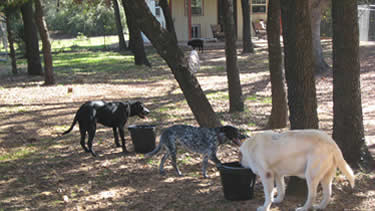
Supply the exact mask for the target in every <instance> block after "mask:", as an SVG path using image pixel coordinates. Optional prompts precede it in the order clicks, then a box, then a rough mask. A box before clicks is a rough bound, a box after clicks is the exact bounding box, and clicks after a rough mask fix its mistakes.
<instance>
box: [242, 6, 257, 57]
mask: <svg viewBox="0 0 375 211" xmlns="http://www.w3.org/2000/svg"><path fill="white" fill-rule="evenodd" d="M241 6H242V19H243V21H242V53H254V47H253V43H252V42H251V27H250V26H251V16H250V5H249V0H241Z"/></svg>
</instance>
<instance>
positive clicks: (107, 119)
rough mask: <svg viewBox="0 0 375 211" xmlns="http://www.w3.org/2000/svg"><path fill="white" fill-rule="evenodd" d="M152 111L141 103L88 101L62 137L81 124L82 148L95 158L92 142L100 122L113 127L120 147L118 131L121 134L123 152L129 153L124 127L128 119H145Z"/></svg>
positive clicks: (117, 144) (116, 141) (116, 142)
mask: <svg viewBox="0 0 375 211" xmlns="http://www.w3.org/2000/svg"><path fill="white" fill-rule="evenodd" d="M149 112H150V111H149V110H148V109H147V108H146V107H144V105H143V104H142V103H141V102H139V101H136V102H124V103H123V102H110V103H107V102H104V101H88V102H86V103H84V104H83V105H82V106H81V107H80V108H79V109H78V111H77V112H76V115H75V117H74V120H73V123H72V125H71V126H70V128H69V129H68V130H67V131H65V132H64V133H63V134H62V135H65V134H67V133H69V132H70V131H72V129H73V127H74V125H75V124H76V123H77V121H78V124H79V132H80V133H81V146H82V148H83V149H84V150H85V151H86V152H91V154H92V155H93V156H96V153H95V152H94V150H93V149H92V141H93V139H94V136H95V131H96V123H97V122H99V123H101V124H103V125H105V126H107V127H112V129H113V136H114V137H115V144H116V146H117V147H120V144H119V141H118V135H117V130H118V132H119V133H120V137H121V142H122V150H123V152H124V153H126V152H127V149H126V145H125V138H124V126H125V124H126V122H127V121H128V117H131V116H135V115H137V116H139V117H141V118H145V116H146V115H147V114H148V113H149ZM86 132H87V133H88V136H89V137H88V141H87V146H88V148H86V146H85V138H86Z"/></svg>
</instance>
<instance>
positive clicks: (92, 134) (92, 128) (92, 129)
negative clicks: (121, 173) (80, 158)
mask: <svg viewBox="0 0 375 211" xmlns="http://www.w3.org/2000/svg"><path fill="white" fill-rule="evenodd" d="M95 131H96V124H93V125H91V126H90V127H89V129H88V134H89V138H88V141H87V146H88V147H89V152H91V154H92V156H94V157H96V156H97V155H96V153H95V151H94V150H93V149H92V141H93V139H94V137H95Z"/></svg>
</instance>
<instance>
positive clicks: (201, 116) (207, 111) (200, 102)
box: [125, 0, 221, 127]
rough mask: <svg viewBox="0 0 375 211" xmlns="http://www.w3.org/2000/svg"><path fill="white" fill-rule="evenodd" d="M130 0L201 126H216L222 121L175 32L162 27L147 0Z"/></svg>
mask: <svg viewBox="0 0 375 211" xmlns="http://www.w3.org/2000/svg"><path fill="white" fill-rule="evenodd" d="M125 1H129V9H130V11H131V14H132V15H133V16H134V17H135V20H136V23H137V24H138V25H139V26H140V27H141V29H142V31H143V32H144V33H145V34H146V36H147V37H148V39H150V41H151V43H152V45H153V46H154V47H155V49H156V50H157V52H158V53H159V54H160V56H161V57H162V58H163V59H164V60H165V61H166V62H167V64H168V66H169V67H170V68H171V70H172V73H173V75H174V76H175V78H176V80H177V82H178V83H179V85H180V88H181V90H182V92H183V94H184V96H185V98H186V101H187V103H188V104H189V106H190V108H191V110H192V112H193V114H194V116H195V119H196V120H197V122H198V123H199V125H200V126H201V127H217V126H220V125H221V123H220V121H219V120H218V118H217V116H216V114H215V112H214V111H213V109H212V107H211V105H210V103H209V102H208V100H207V98H206V96H205V94H204V93H203V90H202V89H201V87H200V85H199V82H198V80H197V78H196V77H195V76H194V75H193V74H192V73H191V72H190V71H189V68H188V64H187V58H186V57H185V55H184V52H183V51H182V50H181V49H180V48H179V47H178V45H177V43H176V42H175V40H174V38H173V37H174V36H173V34H171V33H170V32H168V31H167V30H165V29H163V28H162V27H161V26H160V23H159V22H158V21H157V20H156V18H155V17H154V16H153V15H152V13H151V12H150V10H149V9H148V7H147V5H146V3H145V2H144V1H139V0H125Z"/></svg>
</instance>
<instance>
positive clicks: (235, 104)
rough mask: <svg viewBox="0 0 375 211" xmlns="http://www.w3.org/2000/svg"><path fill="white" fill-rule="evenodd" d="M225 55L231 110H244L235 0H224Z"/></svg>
mask: <svg viewBox="0 0 375 211" xmlns="http://www.w3.org/2000/svg"><path fill="white" fill-rule="evenodd" d="M223 8H224V37H225V57H226V68H227V76H228V87H229V112H237V111H243V110H244V102H243V97H242V89H241V80H240V72H239V69H238V64H237V49H236V31H235V25H234V20H233V1H232V0H224V1H223Z"/></svg>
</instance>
